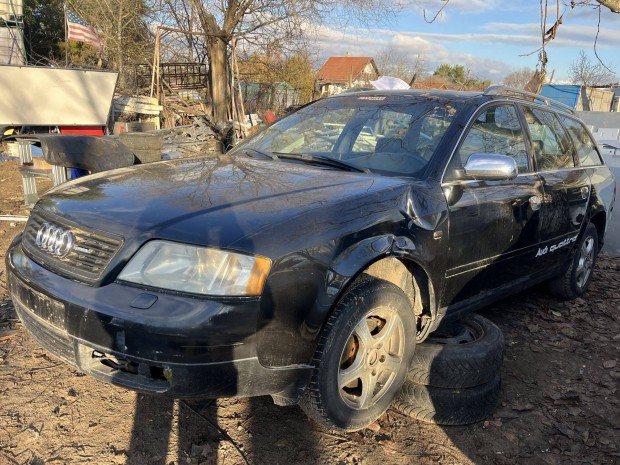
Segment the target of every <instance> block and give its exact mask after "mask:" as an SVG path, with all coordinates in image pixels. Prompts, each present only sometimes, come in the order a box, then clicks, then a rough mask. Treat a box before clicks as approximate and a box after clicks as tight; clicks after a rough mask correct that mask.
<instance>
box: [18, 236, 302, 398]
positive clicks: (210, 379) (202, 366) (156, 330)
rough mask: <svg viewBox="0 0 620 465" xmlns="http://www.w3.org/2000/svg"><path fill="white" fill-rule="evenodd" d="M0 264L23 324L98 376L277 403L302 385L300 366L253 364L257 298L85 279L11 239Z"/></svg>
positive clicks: (180, 392)
mask: <svg viewBox="0 0 620 465" xmlns="http://www.w3.org/2000/svg"><path fill="white" fill-rule="evenodd" d="M6 264H7V272H8V278H9V279H8V283H9V291H10V293H11V297H12V299H13V302H14V304H15V308H16V310H17V314H18V316H19V318H20V320H21V321H22V323H23V324H24V326H25V327H26V329H27V330H28V332H29V333H30V334H31V335H32V336H33V337H34V338H35V339H36V340H37V341H38V342H39V343H40V344H41V345H42V346H43V347H45V348H46V349H47V350H49V351H50V352H51V353H53V354H54V355H56V356H57V357H59V358H61V359H63V360H64V361H66V362H67V363H69V364H71V365H73V366H74V367H76V368H78V369H80V370H81V371H83V372H85V373H88V374H90V375H92V376H94V377H96V378H98V379H100V380H103V381H106V382H109V383H112V384H116V385H119V386H123V387H126V388H129V389H133V390H137V391H141V392H147V393H157V394H164V395H168V396H172V397H183V398H185V397H231V396H256V395H266V394H271V395H274V398H276V399H279V403H293V402H294V400H295V399H296V398H298V396H299V395H301V393H302V392H303V390H304V389H305V386H306V385H307V382H308V379H309V375H310V370H311V368H310V367H308V366H301V367H300V366H296V367H282V368H275V369H274V368H266V367H264V366H263V365H261V364H260V362H259V360H258V357H257V353H256V338H257V331H259V328H257V322H258V313H259V305H260V302H259V301H258V299H229V300H209V299H202V298H193V297H188V296H182V295H173V294H168V293H160V292H153V291H150V290H144V289H139V288H137V287H133V286H126V285H123V284H119V283H111V284H108V285H106V286H102V287H90V286H87V285H84V284H81V283H78V282H74V281H72V280H69V279H66V278H63V277H60V276H58V275H56V274H54V273H52V272H50V271H48V270H47V269H45V268H43V267H41V266H39V265H38V264H37V263H35V262H33V261H32V260H30V259H29V258H28V257H27V256H26V255H25V254H24V252H23V250H22V247H21V245H20V242H19V241H17V242H16V243H14V244H13V245H12V246H11V247H10V248H9V251H8V252H7V257H6ZM144 307H146V308H144ZM287 399H288V400H287Z"/></svg>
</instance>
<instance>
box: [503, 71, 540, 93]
mask: <svg viewBox="0 0 620 465" xmlns="http://www.w3.org/2000/svg"><path fill="white" fill-rule="evenodd" d="M533 75H534V70H533V69H530V68H521V69H518V70H516V71H513V72H512V73H509V74H508V75H507V76H506V77H505V78H504V80H503V81H502V84H504V85H505V86H509V87H514V88H515V89H524V88H525V86H526V84H527V83H528V82H530V79H532V76H533Z"/></svg>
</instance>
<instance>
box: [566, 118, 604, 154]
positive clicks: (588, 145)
mask: <svg viewBox="0 0 620 465" xmlns="http://www.w3.org/2000/svg"><path fill="white" fill-rule="evenodd" d="M561 119H562V123H564V127H566V130H567V131H568V134H569V136H570V138H571V140H572V141H573V146H574V147H575V151H576V152H577V157H578V158H579V164H580V165H581V166H596V165H602V164H603V161H602V160H601V157H600V155H599V153H598V151H597V150H596V146H595V145H594V142H592V138H591V137H590V134H588V131H587V130H586V128H585V127H584V126H583V124H581V123H580V122H579V121H575V120H574V119H572V118H566V117H563V118H561Z"/></svg>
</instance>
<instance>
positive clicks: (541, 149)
mask: <svg viewBox="0 0 620 465" xmlns="http://www.w3.org/2000/svg"><path fill="white" fill-rule="evenodd" d="M521 108H522V110H523V114H524V116H525V121H526V122H527V126H528V132H529V137H530V143H531V146H532V151H533V153H534V162H535V166H536V170H537V172H538V175H539V176H540V178H541V180H542V183H543V192H544V199H543V202H542V208H541V223H540V247H539V249H538V250H537V252H536V254H535V255H534V256H533V257H532V258H535V259H536V262H537V263H538V264H539V265H541V266H545V267H549V266H553V265H558V264H560V263H562V262H563V260H564V259H566V258H568V256H569V254H570V252H571V250H572V249H573V246H574V244H575V243H576V241H577V236H578V235H579V231H580V229H581V226H582V224H583V222H584V220H585V214H586V209H587V205H588V200H589V197H590V178H589V176H588V173H587V171H586V170H585V169H584V168H582V167H580V166H578V165H579V163H576V154H575V152H574V149H573V144H572V143H571V140H570V137H569V135H568V133H567V131H566V130H565V128H564V127H563V126H562V124H561V123H560V120H559V118H558V116H557V114H556V113H554V112H551V111H547V110H543V109H541V108H535V107H530V106H526V105H522V106H521Z"/></svg>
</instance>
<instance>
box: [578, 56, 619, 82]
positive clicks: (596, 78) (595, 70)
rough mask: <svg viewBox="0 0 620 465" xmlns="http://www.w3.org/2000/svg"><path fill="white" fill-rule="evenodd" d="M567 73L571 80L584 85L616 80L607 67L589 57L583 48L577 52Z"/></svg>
mask: <svg viewBox="0 0 620 465" xmlns="http://www.w3.org/2000/svg"><path fill="white" fill-rule="evenodd" d="M568 73H569V76H570V79H571V81H573V82H574V83H575V84H581V85H584V86H600V85H605V84H611V83H613V82H615V81H616V80H617V77H616V75H615V74H614V73H613V72H612V71H610V69H609V68H608V67H606V66H603V65H602V64H601V63H597V62H595V61H594V60H592V59H590V57H589V56H588V55H586V54H585V52H584V51H583V50H581V51H580V52H579V58H578V59H577V60H575V61H574V62H573V63H572V64H571V66H570V68H569V71H568Z"/></svg>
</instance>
